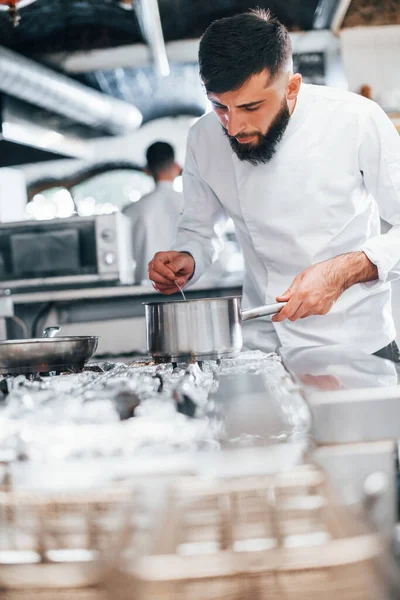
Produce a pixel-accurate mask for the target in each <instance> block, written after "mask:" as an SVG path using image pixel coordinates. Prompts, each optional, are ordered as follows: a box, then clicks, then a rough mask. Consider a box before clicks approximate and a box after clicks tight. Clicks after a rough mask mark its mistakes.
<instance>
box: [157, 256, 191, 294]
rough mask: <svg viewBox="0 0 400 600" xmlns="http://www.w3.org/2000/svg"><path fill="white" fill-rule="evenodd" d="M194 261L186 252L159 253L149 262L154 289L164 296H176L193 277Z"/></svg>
mask: <svg viewBox="0 0 400 600" xmlns="http://www.w3.org/2000/svg"><path fill="white" fill-rule="evenodd" d="M193 272H194V259H193V257H192V256H191V255H190V254H188V253H186V252H175V250H170V251H169V252H157V254H156V255H155V256H154V258H153V260H151V261H150V262H149V279H150V280H151V281H152V282H153V287H154V289H156V290H157V291H158V292H161V293H162V294H175V293H176V292H177V290H178V288H177V286H176V284H178V285H179V286H180V287H181V288H182V287H183V286H184V285H185V284H186V283H187V281H188V280H189V279H190V278H191V277H192V275H193Z"/></svg>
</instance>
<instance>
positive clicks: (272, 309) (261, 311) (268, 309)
mask: <svg viewBox="0 0 400 600" xmlns="http://www.w3.org/2000/svg"><path fill="white" fill-rule="evenodd" d="M286 304H287V302H275V304H265V305H264V306H257V308H247V309H246V310H242V311H240V314H241V316H242V321H248V320H249V319H257V317H265V316H266V315H275V314H276V313H277V312H279V311H280V310H281V308H283V307H284V306H286Z"/></svg>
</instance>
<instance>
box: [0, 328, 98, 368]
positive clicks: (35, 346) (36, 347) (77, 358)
mask: <svg viewBox="0 0 400 600" xmlns="http://www.w3.org/2000/svg"><path fill="white" fill-rule="evenodd" d="M58 331H59V327H48V328H47V329H46V330H45V331H44V337H43V338H30V339H25V340H7V341H5V342H0V374H10V375H15V374H19V373H49V372H50V371H68V370H72V371H76V370H80V369H82V368H83V367H84V365H85V363H86V362H87V361H88V360H89V358H91V357H92V356H93V354H94V353H95V351H96V348H97V343H98V337H95V336H68V337H66V336H64V337H62V336H60V337H54V335H55V334H56V333H57V332H58Z"/></svg>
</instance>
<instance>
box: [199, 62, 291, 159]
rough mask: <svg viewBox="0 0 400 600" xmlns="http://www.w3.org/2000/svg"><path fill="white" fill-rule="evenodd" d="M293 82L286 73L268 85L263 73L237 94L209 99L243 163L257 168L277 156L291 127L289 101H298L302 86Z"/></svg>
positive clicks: (251, 79) (266, 73)
mask: <svg viewBox="0 0 400 600" xmlns="http://www.w3.org/2000/svg"><path fill="white" fill-rule="evenodd" d="M292 78H293V79H292ZM294 78H296V76H291V75H290V74H289V73H283V74H281V75H279V76H278V77H277V78H276V80H275V81H274V82H273V83H272V84H271V85H268V72H267V71H263V72H262V73H259V74H257V75H253V76H252V77H251V78H250V79H249V80H248V81H247V82H246V83H245V84H244V85H243V86H242V87H241V88H239V89H238V90H232V91H229V92H224V93H222V94H214V93H210V94H209V95H208V97H209V99H210V101H211V104H212V107H213V109H214V111H215V113H216V115H217V117H218V119H219V122H220V123H221V125H222V127H223V129H224V132H225V133H226V135H227V136H228V139H229V142H230V144H231V147H232V149H233V150H234V152H235V153H236V154H237V156H238V157H239V158H240V160H247V161H248V162H250V163H252V164H254V165H257V164H260V163H266V162H268V161H269V160H270V159H271V158H272V156H273V155H274V153H275V151H276V148H277V145H278V143H279V141H280V140H281V138H282V136H283V134H284V132H285V130H286V127H287V125H288V123H289V119H290V113H291V110H290V106H289V105H288V99H289V101H291V100H292V99H293V101H294V100H295V98H296V96H297V92H298V88H299V86H300V80H301V79H300V80H299V79H298V78H297V79H294ZM294 86H295V87H296V89H295V90H294Z"/></svg>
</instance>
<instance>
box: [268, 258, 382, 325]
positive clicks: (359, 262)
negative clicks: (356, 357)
mask: <svg viewBox="0 0 400 600" xmlns="http://www.w3.org/2000/svg"><path fill="white" fill-rule="evenodd" d="M374 279H378V270H377V267H376V266H375V265H374V264H373V263H372V262H371V261H370V260H369V259H368V257H367V256H366V254H364V252H350V253H348V254H342V255H340V256H336V257H335V258H332V259H330V260H325V261H323V262H320V263H317V264H315V265H313V266H312V267H309V268H308V269H306V270H305V271H303V272H302V273H300V274H299V275H297V276H296V277H295V278H294V280H293V283H292V285H291V286H290V288H289V289H288V290H286V292H285V293H284V294H282V296H278V297H277V299H276V301H277V302H287V304H286V306H284V307H283V308H282V309H281V310H280V312H279V313H278V314H276V315H275V316H274V317H273V318H272V320H273V321H274V322H279V321H284V320H285V319H289V320H290V321H296V320H297V319H304V317H309V316H310V315H326V314H327V313H328V312H329V311H330V309H331V308H332V306H333V304H334V303H335V302H336V300H337V299H338V298H339V296H341V294H343V292H344V291H345V290H346V289H347V288H349V287H350V286H352V285H354V284H355V283H363V282H366V281H373V280H374Z"/></svg>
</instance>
